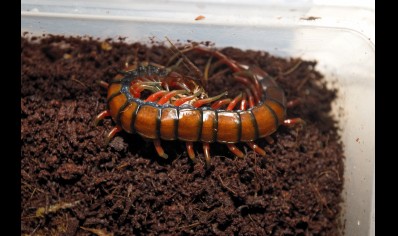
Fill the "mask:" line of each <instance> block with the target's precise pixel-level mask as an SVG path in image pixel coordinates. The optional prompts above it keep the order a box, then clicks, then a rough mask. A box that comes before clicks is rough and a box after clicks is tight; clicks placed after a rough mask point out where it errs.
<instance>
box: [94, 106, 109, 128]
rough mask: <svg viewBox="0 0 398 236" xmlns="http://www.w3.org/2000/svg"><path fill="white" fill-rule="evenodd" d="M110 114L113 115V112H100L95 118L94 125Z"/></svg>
mask: <svg viewBox="0 0 398 236" xmlns="http://www.w3.org/2000/svg"><path fill="white" fill-rule="evenodd" d="M108 116H111V113H109V111H108V110H106V111H103V112H101V113H99V114H98V115H97V116H96V117H95V119H94V125H95V126H97V125H98V123H99V122H100V121H101V120H103V119H105V117H108Z"/></svg>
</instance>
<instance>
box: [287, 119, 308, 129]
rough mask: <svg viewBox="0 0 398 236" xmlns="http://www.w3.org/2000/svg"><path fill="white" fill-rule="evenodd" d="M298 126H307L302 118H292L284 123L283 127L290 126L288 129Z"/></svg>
mask: <svg viewBox="0 0 398 236" xmlns="http://www.w3.org/2000/svg"><path fill="white" fill-rule="evenodd" d="M297 124H300V125H305V121H304V120H303V119H301V118H292V119H286V120H284V121H283V125H285V126H288V127H292V126H295V125H297Z"/></svg>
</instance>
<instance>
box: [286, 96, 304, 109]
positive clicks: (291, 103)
mask: <svg viewBox="0 0 398 236" xmlns="http://www.w3.org/2000/svg"><path fill="white" fill-rule="evenodd" d="M300 103H301V100H300V99H299V98H296V99H294V100H291V101H288V102H287V103H286V107H287V108H292V107H296V106H298V105H299V104H300Z"/></svg>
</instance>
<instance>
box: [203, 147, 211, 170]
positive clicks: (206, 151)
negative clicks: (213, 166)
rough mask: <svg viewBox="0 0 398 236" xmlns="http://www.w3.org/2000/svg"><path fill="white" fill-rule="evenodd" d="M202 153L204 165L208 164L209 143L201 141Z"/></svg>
mask: <svg viewBox="0 0 398 236" xmlns="http://www.w3.org/2000/svg"><path fill="white" fill-rule="evenodd" d="M203 154H204V156H205V161H206V165H207V166H210V144H209V143H203Z"/></svg>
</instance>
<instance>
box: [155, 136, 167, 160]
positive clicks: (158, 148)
mask: <svg viewBox="0 0 398 236" xmlns="http://www.w3.org/2000/svg"><path fill="white" fill-rule="evenodd" d="M153 144H154V145H155V149H156V152H157V153H158V155H159V156H160V157H162V158H164V159H167V158H169V156H168V155H167V154H166V153H165V152H164V150H163V148H162V145H161V144H160V140H159V139H155V140H153Z"/></svg>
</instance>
